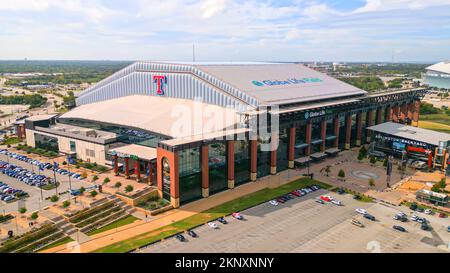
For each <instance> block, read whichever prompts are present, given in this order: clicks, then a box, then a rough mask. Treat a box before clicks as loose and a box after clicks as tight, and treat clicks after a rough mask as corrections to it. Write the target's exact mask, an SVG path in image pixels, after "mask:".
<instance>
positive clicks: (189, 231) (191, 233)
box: [187, 230, 198, 238]
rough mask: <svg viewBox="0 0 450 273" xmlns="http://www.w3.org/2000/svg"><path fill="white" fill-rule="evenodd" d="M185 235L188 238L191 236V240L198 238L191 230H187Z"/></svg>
mask: <svg viewBox="0 0 450 273" xmlns="http://www.w3.org/2000/svg"><path fill="white" fill-rule="evenodd" d="M187 234H188V235H189V236H191V237H192V238H197V237H198V235H197V233H195V232H194V231H193V230H188V232H187Z"/></svg>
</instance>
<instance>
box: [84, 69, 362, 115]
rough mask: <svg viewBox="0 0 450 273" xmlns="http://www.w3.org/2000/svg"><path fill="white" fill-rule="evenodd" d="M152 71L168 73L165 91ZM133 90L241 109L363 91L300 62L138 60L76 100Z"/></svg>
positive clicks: (307, 100)
mask: <svg viewBox="0 0 450 273" xmlns="http://www.w3.org/2000/svg"><path fill="white" fill-rule="evenodd" d="M155 76H163V77H166V78H165V81H164V94H161V93H158V94H157V92H156V82H155V80H154V77H155ZM132 94H140V95H150V96H162V97H175V98H184V99H190V100H193V99H194V98H196V97H197V98H198V97H201V98H202V99H203V101H204V102H206V103H208V104H216V105H220V106H223V107H225V106H228V105H233V106H234V107H236V108H238V109H241V110H242V109H244V108H246V109H248V108H255V107H258V106H261V105H283V104H291V103H303V102H311V101H317V100H324V99H334V98H345V97H349V96H360V95H365V94H367V92H366V91H363V90H361V89H359V88H357V87H354V86H352V85H349V84H347V83H344V82H342V81H339V80H337V79H335V78H333V77H330V76H328V75H326V74H323V73H320V72H317V71H315V70H313V69H310V68H308V67H306V66H304V65H302V64H294V63H194V64H193V63H168V62H137V63H134V64H132V65H130V66H128V67H126V68H124V69H123V70H121V71H118V72H116V73H115V74H113V75H111V76H110V77H108V78H106V79H104V80H102V81H100V82H99V83H97V84H96V85H94V86H92V87H90V88H88V89H86V90H85V91H84V92H83V93H81V94H80V95H79V96H78V98H77V105H81V104H87V103H92V102H97V101H101V100H109V99H112V98H117V97H120V96H128V95H132Z"/></svg>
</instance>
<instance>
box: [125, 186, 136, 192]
mask: <svg viewBox="0 0 450 273" xmlns="http://www.w3.org/2000/svg"><path fill="white" fill-rule="evenodd" d="M133 189H134V188H133V186H131V185H128V186H126V187H125V192H132V191H133Z"/></svg>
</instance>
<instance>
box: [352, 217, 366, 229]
mask: <svg viewBox="0 0 450 273" xmlns="http://www.w3.org/2000/svg"><path fill="white" fill-rule="evenodd" d="M350 223H352V224H353V225H355V226H358V227H361V228H363V227H364V224H363V223H361V222H360V221H358V220H356V219H352V220H351V221H350Z"/></svg>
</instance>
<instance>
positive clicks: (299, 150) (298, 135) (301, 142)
mask: <svg viewBox="0 0 450 273" xmlns="http://www.w3.org/2000/svg"><path fill="white" fill-rule="evenodd" d="M307 147H308V145H306V125H305V124H302V125H300V126H298V127H297V128H295V159H297V158H300V157H304V156H306V148H307Z"/></svg>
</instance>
